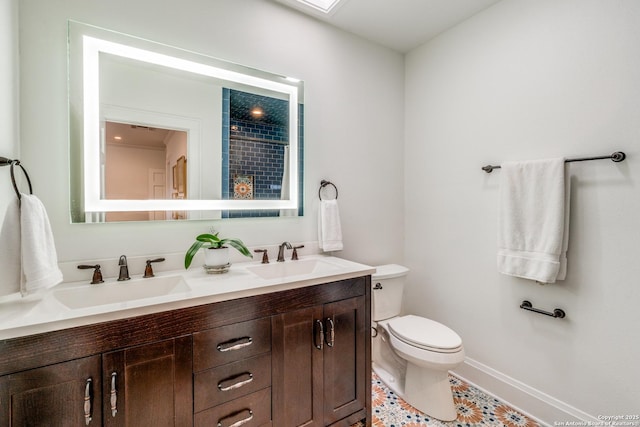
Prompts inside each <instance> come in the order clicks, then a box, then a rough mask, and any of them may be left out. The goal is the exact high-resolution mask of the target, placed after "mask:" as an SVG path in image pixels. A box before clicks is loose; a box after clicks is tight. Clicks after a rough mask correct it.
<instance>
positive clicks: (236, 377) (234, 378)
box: [218, 372, 253, 391]
mask: <svg viewBox="0 0 640 427" xmlns="http://www.w3.org/2000/svg"><path fill="white" fill-rule="evenodd" d="M245 375H248V376H249V378H247V379H246V380H242V381H238V382H237V383H235V384H231V385H229V386H226V387H223V386H222V384H223V383H224V382H226V381H234V380H237V379H238V378H240V377H243V376H245ZM252 381H253V374H252V373H251V372H245V373H242V374H240V375H236V376H235V377H232V378H227V379H226V380H222V381H220V382H219V383H218V389H219V390H220V391H229V390H235V389H237V388H240V387H242V386H243V385H247V384H249V383H250V382H252Z"/></svg>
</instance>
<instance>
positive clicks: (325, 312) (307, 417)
mask: <svg viewBox="0 0 640 427" xmlns="http://www.w3.org/2000/svg"><path fill="white" fill-rule="evenodd" d="M365 308H366V304H365V298H364V296H362V297H355V298H350V299H346V300H342V301H337V302H332V303H327V304H322V305H318V306H315V307H310V308H306V309H301V310H295V311H291V312H287V313H283V314H280V315H277V316H274V317H273V320H272V322H273V350H272V351H273V359H274V362H273V390H274V396H273V407H274V425H278V426H283V427H298V426H307V427H316V426H317V427H324V426H329V425H334V424H335V423H337V422H340V421H342V424H343V425H351V424H353V423H354V422H355V421H358V420H359V419H362V418H364V417H365V412H364V411H365V409H366V406H367V399H366V389H367V387H366V384H367V382H368V379H367V376H366V372H368V371H369V370H368V369H367V356H366V354H367V352H366V350H367V349H366V347H367V346H366V343H367V338H368V329H367V328H366V322H365V320H366V316H365Z"/></svg>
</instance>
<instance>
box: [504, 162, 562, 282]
mask: <svg viewBox="0 0 640 427" xmlns="http://www.w3.org/2000/svg"><path fill="white" fill-rule="evenodd" d="M501 167H502V171H501V175H502V176H501V184H500V188H501V202H500V224H499V227H498V271H500V272H501V273H504V274H508V275H511V276H516V277H523V278H526V279H531V280H536V281H539V282H542V283H554V282H555V281H556V280H562V279H564V275H565V274H566V250H567V246H568V234H569V233H568V226H569V220H568V216H569V204H568V200H569V197H568V196H569V191H568V185H567V184H568V183H567V182H566V181H567V180H566V179H565V161H564V159H562V158H558V159H548V160H533V161H526V162H506V163H504V164H502V165H501Z"/></svg>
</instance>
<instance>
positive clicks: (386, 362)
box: [371, 264, 464, 421]
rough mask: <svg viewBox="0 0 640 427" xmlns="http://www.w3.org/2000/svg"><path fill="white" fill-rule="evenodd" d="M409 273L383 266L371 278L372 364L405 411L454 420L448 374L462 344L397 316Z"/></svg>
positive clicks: (436, 326) (433, 326)
mask: <svg viewBox="0 0 640 427" xmlns="http://www.w3.org/2000/svg"><path fill="white" fill-rule="evenodd" d="M408 272H409V269H408V268H406V267H403V266H401V265H396V264H389V265H382V266H379V267H376V273H375V274H373V275H372V276H371V284H372V287H373V291H372V299H373V301H372V303H371V307H372V316H371V319H372V321H373V325H372V327H373V330H372V334H373V338H372V355H371V358H372V362H373V370H374V372H375V373H376V374H377V375H378V376H379V377H380V379H381V380H382V381H383V382H384V383H385V384H386V385H387V386H388V387H389V388H391V390H393V391H394V392H395V393H396V394H397V395H398V396H400V397H402V398H403V399H404V400H405V401H407V402H408V403H409V404H410V405H411V406H413V407H414V408H416V409H418V410H420V411H421V412H424V413H425V414H427V415H429V416H431V417H433V418H437V419H439V420H442V421H453V420H455V419H456V408H455V406H454V404H453V395H452V393H451V386H450V384H449V378H448V371H449V370H450V369H454V368H455V367H456V366H458V365H460V364H461V363H462V362H463V361H464V348H463V346H462V339H461V338H460V337H459V336H458V334H456V333H455V332H454V331H452V330H451V329H449V328H448V327H446V326H444V325H443V324H441V323H438V322H435V321H433V320H429V319H426V318H424V317H420V316H414V315H406V316H400V313H401V308H402V292H403V290H404V284H405V279H406V275H407V273H408Z"/></svg>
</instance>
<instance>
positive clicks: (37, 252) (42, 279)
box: [20, 194, 62, 297]
mask: <svg viewBox="0 0 640 427" xmlns="http://www.w3.org/2000/svg"><path fill="white" fill-rule="evenodd" d="M20 241H21V248H22V249H21V250H22V273H23V275H24V281H23V282H22V284H21V286H20V292H21V293H22V296H23V297H24V296H26V295H27V294H29V293H32V292H35V291H38V290H42V289H47V288H50V287H52V286H55V285H57V284H58V283H60V282H62V272H61V271H60V269H59V268H58V255H57V253H56V245H55V242H54V241H53V233H52V232H51V224H49V217H48V216H47V211H46V210H45V208H44V205H43V204H42V202H41V201H40V199H38V198H37V197H36V196H32V195H30V194H22V202H21V206H20Z"/></svg>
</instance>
